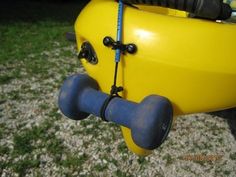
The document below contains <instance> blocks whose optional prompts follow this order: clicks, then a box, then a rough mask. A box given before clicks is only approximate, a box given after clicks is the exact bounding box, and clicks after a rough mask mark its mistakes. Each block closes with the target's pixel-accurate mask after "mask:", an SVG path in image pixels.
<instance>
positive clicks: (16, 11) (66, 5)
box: [0, 0, 89, 25]
mask: <svg viewBox="0 0 236 177" xmlns="http://www.w3.org/2000/svg"><path fill="white" fill-rule="evenodd" d="M88 1H89V0H77V1H75V0H74V1H72V0H70V1H69V0H67V1H66V0H57V1H56V0H48V1H43V0H38V1H36V0H35V1H32V0H31V1H30V0H20V1H19V0H8V1H1V2H0V25H1V24H8V23H13V22H38V21H44V20H48V21H55V22H69V23H74V21H75V19H76V17H77V16H78V14H79V12H80V11H81V9H82V8H83V7H84V6H85V5H86V4H87V3H88Z"/></svg>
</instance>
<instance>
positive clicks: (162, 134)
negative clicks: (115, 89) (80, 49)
mask: <svg viewBox="0 0 236 177" xmlns="http://www.w3.org/2000/svg"><path fill="white" fill-rule="evenodd" d="M98 89H99V87H98V84H97V82H96V81H95V80H94V79H92V78H91V77H89V76H88V75H85V74H76V75H73V76H70V77H69V78H68V79H67V80H66V81H65V82H64V84H63V86H62V87H61V91H60V94H59V100H58V102H59V107H60V110H61V111H62V113H63V114H64V115H65V116H67V117H69V118H71V119H75V120H81V119H84V118H86V117H87V116H88V115H89V114H93V115H96V116H100V110H101V108H102V106H103V104H104V102H105V100H106V99H107V98H108V97H109V95H108V94H105V93H103V92H100V91H98ZM105 117H106V119H107V120H108V121H111V122H115V123H117V124H119V125H122V126H125V127H128V128H130V129H131V135H132V138H133V140H134V142H135V143H136V144H137V145H138V146H140V147H142V148H145V149H150V150H152V149H155V148H157V147H158V146H160V145H161V144H162V143H163V141H164V140H165V139H166V137H167V135H168V133H169V131H170V127H171V124H172V119H173V109H172V105H171V103H170V101H169V100H168V99H167V98H165V97H162V96H158V95H150V96H147V97H145V98H144V99H143V100H142V101H141V103H139V104H138V103H135V102H132V101H128V100H125V99H122V98H119V97H116V98H113V99H112V100H111V101H110V103H109V104H108V106H107V108H106V111H105Z"/></svg>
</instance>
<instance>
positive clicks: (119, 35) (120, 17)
mask: <svg viewBox="0 0 236 177" xmlns="http://www.w3.org/2000/svg"><path fill="white" fill-rule="evenodd" d="M123 12H124V4H123V2H122V0H119V7H118V21H117V36H116V41H118V42H120V43H122V28H123ZM120 56H121V51H120V49H116V55H115V61H116V62H120Z"/></svg>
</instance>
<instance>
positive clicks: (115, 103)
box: [77, 88, 138, 127]
mask: <svg viewBox="0 0 236 177" xmlns="http://www.w3.org/2000/svg"><path fill="white" fill-rule="evenodd" d="M108 97H109V95H108V94H105V93H103V92H100V91H97V90H95V89H93V88H86V89H84V91H83V92H81V94H80V95H79V97H78V103H77V106H78V109H79V110H80V111H83V112H89V113H91V114H93V115H96V116H100V111H101V108H102V106H103V104H104V102H105V100H106V99H108ZM94 98H96V101H94ZM137 105H138V104H137V103H134V102H131V101H127V100H124V99H122V98H119V97H115V98H113V99H112V100H111V101H110V102H109V104H108V106H107V108H106V110H105V117H106V120H107V121H110V122H114V123H117V124H119V125H122V126H125V127H130V122H131V121H132V120H131V119H130V118H129V119H127V118H128V117H130V115H129V114H130V111H131V110H134V109H135V108H136V107H137ZM132 118H134V117H132Z"/></svg>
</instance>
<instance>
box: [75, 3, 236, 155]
mask: <svg viewBox="0 0 236 177" xmlns="http://www.w3.org/2000/svg"><path fill="white" fill-rule="evenodd" d="M117 9H118V3H116V2H114V1H112V0H101V1H91V2H90V3H89V4H88V5H87V6H86V7H85V8H84V10H83V11H82V12H81V14H80V15H79V17H78V19H77V21H76V23H75V31H76V38H77V44H78V49H79V50H80V46H81V44H82V43H83V42H84V41H89V42H90V43H91V44H92V46H93V47H94V50H95V51H96V54H97V57H98V63H97V64H96V65H93V64H90V63H89V62H87V61H86V60H82V64H83V66H84V67H85V69H86V71H87V72H88V73H89V75H90V76H91V77H93V78H94V79H96V80H97V81H98V83H99V86H100V89H101V90H102V91H104V92H106V93H109V91H110V88H111V85H112V83H113V73H114V64H115V63H114V56H115V52H114V50H111V49H110V48H107V47H105V46H104V45H103V43H102V41H103V38H104V37H105V36H111V37H112V38H113V39H115V38H116V27H117ZM149 9H150V10H149ZM156 9H157V10H156V11H155V7H148V6H141V7H140V9H136V8H133V7H128V6H126V7H125V10H124V24H123V25H124V29H123V42H124V43H134V44H136V45H137V47H138V51H137V53H135V54H134V55H132V54H126V55H124V57H123V58H122V60H121V63H120V67H119V72H118V85H119V86H123V87H124V89H125V90H124V92H123V95H122V96H123V97H124V98H126V99H128V100H132V101H136V102H139V101H140V100H142V99H143V98H144V97H145V96H147V95H150V94H158V95H161V96H165V97H167V98H168V99H169V100H170V101H171V102H172V105H173V108H174V114H175V115H182V114H189V113H196V112H209V111H216V110H222V109H226V108H231V107H236V56H235V51H234V49H235V41H236V35H235V34H236V25H235V24H226V23H216V22H211V21H206V20H200V19H190V18H183V17H179V16H186V13H184V12H180V11H165V10H163V8H156ZM158 12H159V13H162V14H158ZM170 12H171V13H170ZM173 12H176V13H173ZM163 14H170V15H163ZM171 15H174V16H171ZM122 131H123V134H124V137H125V140H126V143H127V145H128V147H129V149H131V150H132V151H133V152H135V153H136V154H139V155H147V154H148V153H150V152H149V151H146V150H144V149H141V148H139V147H138V146H136V145H135V144H134V143H133V141H132V138H131V136H130V130H129V129H127V128H122Z"/></svg>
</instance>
